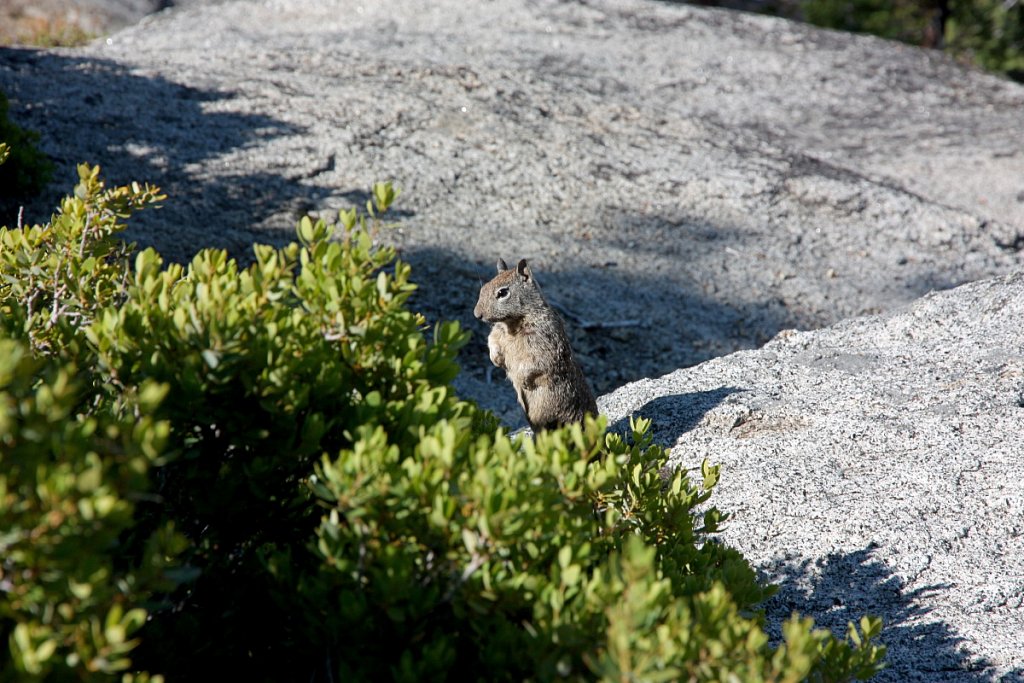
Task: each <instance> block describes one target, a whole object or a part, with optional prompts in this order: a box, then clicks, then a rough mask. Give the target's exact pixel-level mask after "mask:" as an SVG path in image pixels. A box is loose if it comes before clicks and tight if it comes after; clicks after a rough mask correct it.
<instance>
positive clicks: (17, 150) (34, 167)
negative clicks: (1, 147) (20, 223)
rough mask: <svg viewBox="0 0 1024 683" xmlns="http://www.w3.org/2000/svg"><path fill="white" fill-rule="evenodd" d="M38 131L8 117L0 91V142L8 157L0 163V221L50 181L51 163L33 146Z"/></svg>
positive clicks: (10, 218)
mask: <svg viewBox="0 0 1024 683" xmlns="http://www.w3.org/2000/svg"><path fill="white" fill-rule="evenodd" d="M38 142H39V133H36V132H35V131H31V130H25V129H23V128H20V127H18V126H17V125H15V124H14V123H13V122H12V121H11V120H10V119H9V118H8V103H7V97H6V96H5V95H4V94H3V93H2V92H0V143H6V144H7V145H8V149H9V153H10V157H9V159H8V160H7V163H5V164H0V225H2V224H4V223H6V222H14V220H16V219H17V215H18V209H19V207H20V206H22V205H23V204H25V203H26V202H27V201H28V200H29V199H31V198H33V197H34V196H36V195H37V194H39V193H40V192H41V191H42V189H43V188H44V187H45V186H46V183H48V182H49V181H50V177H51V175H52V174H53V164H52V163H51V162H50V160H49V159H48V158H47V157H46V155H44V154H43V153H42V152H40V151H39V150H38V149H36V144H37V143H38Z"/></svg>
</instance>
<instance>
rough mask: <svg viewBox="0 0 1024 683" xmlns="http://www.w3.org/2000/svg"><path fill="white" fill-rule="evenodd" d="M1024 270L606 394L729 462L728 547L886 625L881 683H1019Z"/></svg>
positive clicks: (799, 606) (614, 411)
mask: <svg viewBox="0 0 1024 683" xmlns="http://www.w3.org/2000/svg"><path fill="white" fill-rule="evenodd" d="M1022 323H1024V272H1022V273H1017V274H1015V275H1013V276H1009V277H1005V278H1000V279H995V280H985V281H981V282H977V283H973V284H969V285H964V286H962V287H959V288H957V289H955V290H952V291H949V292H942V293H937V294H931V295H929V296H926V297H924V298H923V299H921V300H919V301H917V302H915V303H914V304H913V305H911V306H909V307H907V308H905V309H901V310H899V311H897V312H894V313H890V314H886V315H881V316H874V317H869V318H858V319H853V320H847V321H844V322H842V323H840V324H838V325H835V326H834V327H830V328H828V329H825V330H817V331H811V332H793V331H787V332H783V333H781V334H780V335H779V336H778V338H776V339H775V340H773V341H771V342H770V343H768V344H767V345H765V346H764V347H763V348H761V349H759V350H756V351H742V352H739V353H735V354H733V355H730V356H727V357H724V358H719V359H715V360H711V361H708V362H706V363H703V364H701V365H699V366H697V367H695V368H689V369H686V370H679V371H677V372H675V373H672V374H670V375H666V376H664V377H661V378H660V379H655V380H650V379H648V380H642V381H639V382H635V383H633V384H630V385H628V386H626V387H623V388H622V389H619V390H618V391H615V392H613V393H612V394H610V395H608V396H605V397H603V398H602V399H601V400H600V402H599V403H600V406H601V409H602V411H603V412H605V413H606V414H607V415H608V416H609V419H610V420H612V421H617V422H618V425H619V426H620V427H621V426H622V423H623V422H625V420H626V417H627V416H629V415H632V414H639V415H642V416H644V417H647V418H650V419H652V420H653V421H654V424H655V426H656V438H657V440H659V441H660V442H661V443H663V444H664V445H667V446H671V447H672V459H673V462H674V463H675V464H677V465H678V466H680V467H684V468H697V467H699V466H700V463H701V461H702V460H703V459H705V458H707V459H709V460H710V461H711V462H713V463H717V464H720V465H721V466H722V473H721V480H720V482H719V484H718V487H717V488H716V489H715V494H714V496H713V498H712V500H713V502H714V504H715V505H716V506H717V507H719V509H721V510H723V511H727V512H730V513H732V515H733V516H732V519H731V520H730V521H729V522H728V523H727V526H726V530H725V532H724V534H723V537H724V540H725V541H726V542H728V543H730V544H731V545H734V546H735V547H737V548H739V549H740V550H741V551H742V552H743V553H744V555H746V556H747V557H748V558H749V559H750V560H751V561H752V562H754V564H755V566H758V567H759V568H760V569H761V570H762V571H764V572H765V574H766V575H768V576H770V577H771V578H772V579H773V580H775V581H777V582H780V583H781V585H782V589H781V590H780V593H779V594H778V595H776V596H775V597H774V598H772V600H771V601H770V602H769V603H768V615H769V623H770V624H773V625H774V626H776V627H777V625H778V624H779V623H780V621H781V620H782V619H784V618H785V617H787V616H788V615H789V614H790V613H791V612H792V611H794V610H797V611H800V612H802V613H806V614H810V615H813V616H814V617H815V618H816V620H817V621H818V623H819V624H822V625H825V626H828V627H830V628H831V629H832V630H833V631H835V632H842V631H843V630H844V629H845V625H846V622H847V621H849V620H855V619H856V618H857V617H858V615H861V614H876V615H879V616H881V617H882V618H883V620H884V622H885V626H886V628H885V630H884V632H883V633H884V640H885V642H886V643H887V644H888V646H889V661H890V666H891V668H890V669H889V670H887V671H886V672H885V673H884V675H883V676H882V677H881V678H880V679H879V680H888V681H913V680H922V681H943V680H948V681H954V680H955V681H990V680H1007V681H1015V680H1024V487H1022V486H1021V482H1022V481H1024V331H1022Z"/></svg>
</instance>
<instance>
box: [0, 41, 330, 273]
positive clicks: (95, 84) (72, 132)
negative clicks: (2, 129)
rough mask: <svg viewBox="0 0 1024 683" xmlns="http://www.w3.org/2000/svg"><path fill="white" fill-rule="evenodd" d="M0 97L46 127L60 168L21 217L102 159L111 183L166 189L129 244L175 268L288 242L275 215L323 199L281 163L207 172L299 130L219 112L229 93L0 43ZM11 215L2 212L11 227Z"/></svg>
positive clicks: (45, 140) (255, 116)
mask: <svg viewBox="0 0 1024 683" xmlns="http://www.w3.org/2000/svg"><path fill="white" fill-rule="evenodd" d="M0 90H3V91H4V92H5V93H6V94H7V96H8V98H9V100H10V102H11V115H12V118H15V120H16V122H17V123H18V124H19V125H21V126H22V127H26V128H31V129H34V130H39V131H41V133H42V138H41V140H40V145H39V146H40V148H41V149H42V151H44V152H45V153H46V154H47V155H48V156H49V157H50V158H51V159H52V160H53V161H54V164H55V166H56V169H55V173H54V178H53V181H52V182H51V184H50V187H49V188H47V190H46V191H44V192H43V194H42V195H41V196H40V197H38V198H36V199H35V200H33V201H31V202H29V203H27V205H26V206H25V209H26V210H25V221H26V222H43V221H45V220H46V219H47V218H48V217H49V215H50V213H51V212H52V211H53V209H54V207H55V206H57V204H58V202H59V200H60V198H61V197H63V196H64V195H65V194H67V193H68V192H69V191H70V189H71V187H72V186H73V185H74V184H75V182H77V177H78V176H77V172H76V170H75V169H76V166H77V164H79V163H82V162H88V163H90V164H99V165H100V166H101V168H102V176H103V178H104V179H105V180H106V181H107V183H108V186H111V185H115V184H123V183H128V182H132V181H140V182H142V181H146V182H151V183H153V184H155V185H158V186H160V188H161V189H162V190H163V191H164V192H165V193H166V194H167V195H168V201H167V202H166V204H165V206H163V207H162V208H161V209H159V210H151V211H144V212H142V213H140V214H138V215H137V216H135V217H133V218H132V220H131V222H130V227H129V229H128V231H127V232H126V234H125V238H126V239H128V240H130V241H138V242H139V243H140V244H142V245H144V246H155V247H157V248H158V249H159V250H160V252H161V253H162V254H163V255H164V256H165V257H167V258H169V259H172V260H177V261H182V260H187V259H189V258H191V257H192V255H193V254H194V253H195V251H196V250H197V249H199V248H201V247H208V246H209V247H218V248H224V249H227V250H228V251H229V252H231V254H232V255H233V256H240V255H243V254H247V253H248V252H249V248H250V245H251V244H252V243H253V242H256V241H260V242H268V243H272V244H274V243H281V242H284V241H287V240H288V239H290V238H291V237H292V233H291V228H292V225H293V223H292V222H291V221H288V222H286V223H285V225H286V226H287V228H288V230H287V231H285V230H282V229H281V227H280V226H281V222H280V220H279V219H278V220H277V221H276V222H271V219H270V217H272V216H275V215H276V216H278V217H280V215H281V214H282V213H283V212H284V213H288V214H289V215H292V216H294V217H295V218H297V217H299V216H300V215H302V214H303V213H305V212H307V211H309V210H311V209H312V208H314V207H315V204H316V202H317V201H318V200H319V199H322V195H323V194H324V191H323V190H320V189H318V188H316V187H315V186H313V185H310V184H307V183H305V181H306V180H308V178H306V177H303V175H302V174H301V173H296V172H294V170H291V171H289V170H288V168H287V167H286V166H284V165H283V162H282V165H281V166H279V167H277V168H267V169H263V170H260V171H257V172H247V171H239V172H238V173H228V174H223V173H216V174H215V173H212V172H210V171H209V170H208V169H211V168H216V167H217V166H221V167H222V168H223V167H225V166H230V165H231V164H232V154H233V152H234V151H235V150H238V149H241V148H245V147H247V146H251V145H265V144H267V142H268V141H269V140H272V139H274V138H278V137H282V136H299V135H302V134H303V133H304V130H303V129H302V128H301V127H298V126H296V125H293V124H291V123H288V122H286V121H283V120H280V119H278V118H275V117H272V116H268V115H264V114H259V113H238V112H233V111H224V107H222V106H221V105H220V103H222V102H224V101H226V100H230V99H231V98H232V97H233V96H234V94H233V93H232V92H231V91H221V90H211V89H204V88H201V87H196V86H192V85H183V84H182V83H176V82H173V81H171V80H168V79H166V78H164V77H162V76H155V75H148V74H147V75H140V74H138V73H135V72H133V71H132V70H131V68H130V67H129V66H126V65H123V64H119V63H116V62H113V61H110V60H105V59H98V58H95V57H85V56H69V55H67V54H61V53H55V52H50V51H41V50H30V49H15V48H0ZM111 101H113V102H116V105H115V106H112V105H111ZM15 219H16V217H12V216H0V222H2V223H5V224H9V225H12V224H14V222H15Z"/></svg>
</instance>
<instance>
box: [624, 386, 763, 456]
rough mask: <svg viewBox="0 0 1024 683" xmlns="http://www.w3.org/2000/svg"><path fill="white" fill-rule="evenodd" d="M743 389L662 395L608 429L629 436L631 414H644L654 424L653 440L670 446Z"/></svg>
mask: <svg viewBox="0 0 1024 683" xmlns="http://www.w3.org/2000/svg"><path fill="white" fill-rule="evenodd" d="M741 391H743V389H737V388H736V387H719V388H718V389H712V390H710V391H692V392H689V393H685V394H672V395H669V396H659V397H658V398H656V399H654V400H653V401H649V402H647V403H645V404H644V405H643V406H642V407H640V408H638V409H637V410H635V411H633V413H632V415H626V416H624V417H622V418H620V419H618V420H616V421H615V423H614V424H612V425H611V426H609V428H608V431H612V432H618V433H620V434H623V435H626V434H628V433H629V419H630V417H645V418H647V419H649V420H651V421H652V423H653V424H652V425H651V435H652V436H653V437H654V442H655V443H656V444H658V445H661V446H664V447H666V448H671V447H672V446H674V445H675V443H676V441H678V440H679V437H680V436H682V435H683V434H685V433H686V432H688V431H690V430H691V429H693V428H694V427H696V426H697V424H698V423H699V422H700V421H701V418H703V417H704V415H706V414H707V413H709V412H710V411H712V410H714V408H715V407H716V406H717V405H718V404H720V403H721V402H722V401H724V400H725V399H726V397H728V396H730V395H731V394H735V393H739V392H741Z"/></svg>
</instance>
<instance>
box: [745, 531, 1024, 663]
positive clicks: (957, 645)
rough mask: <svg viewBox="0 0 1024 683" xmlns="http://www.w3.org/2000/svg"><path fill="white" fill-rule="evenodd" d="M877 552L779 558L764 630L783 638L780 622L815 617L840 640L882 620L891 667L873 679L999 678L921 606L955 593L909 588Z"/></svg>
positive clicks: (938, 588)
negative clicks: (862, 622) (865, 622)
mask: <svg viewBox="0 0 1024 683" xmlns="http://www.w3.org/2000/svg"><path fill="white" fill-rule="evenodd" d="M876 548H877V546H875V545H871V546H869V547H867V548H865V549H864V550H860V551H857V552H852V553H832V554H830V555H828V556H827V557H825V558H823V559H819V560H817V561H811V560H804V561H801V562H796V563H793V562H792V561H790V560H787V559H780V560H779V561H778V564H777V565H776V566H774V567H771V568H770V573H771V574H772V577H771V579H772V580H773V581H774V582H776V583H778V584H779V592H778V593H777V594H776V595H775V596H773V597H772V598H771V599H770V600H768V602H767V603H765V612H766V616H767V624H766V628H767V630H768V633H769V634H770V635H771V636H772V638H773V639H774V640H776V641H777V640H780V639H781V625H782V622H783V621H785V620H786V619H788V618H789V617H790V615H792V613H793V612H799V613H801V614H803V615H807V616H812V617H814V620H815V623H816V625H817V626H819V627H823V628H827V629H829V630H830V631H832V632H833V633H834V634H835V635H836V636H837V637H844V636H845V634H846V629H847V623H848V622H851V621H852V622H854V623H857V622H858V620H859V619H860V617H861V616H863V615H865V614H868V615H873V616H877V617H880V618H881V619H882V622H883V628H882V635H881V641H882V643H884V644H885V645H886V646H887V648H888V653H887V661H888V668H887V669H885V670H884V671H883V672H882V673H881V674H879V675H878V676H877V677H875V678H873V679H872V680H876V681H893V682H895V681H979V682H980V681H992V680H995V678H994V676H993V674H992V672H991V665H990V664H989V663H988V662H986V661H984V660H978V659H977V658H974V657H971V656H970V655H969V654H967V653H965V652H964V651H963V650H962V649H961V643H962V640H963V639H962V638H960V637H959V636H958V635H957V634H956V633H955V632H954V630H953V629H952V628H951V627H950V626H949V625H947V624H946V623H944V622H941V621H936V620H930V619H929V616H928V615H929V612H930V610H929V608H927V607H924V606H923V605H924V604H925V603H926V602H935V595H936V594H941V593H943V592H946V591H950V590H955V587H953V586H949V585H932V586H922V587H920V588H915V589H912V590H908V588H907V586H906V584H905V583H904V582H903V580H902V579H901V578H899V577H898V576H895V575H893V574H892V572H891V571H890V570H889V568H888V567H887V566H886V565H885V563H884V562H882V561H881V560H879V559H876V558H875V557H874V553H875V550H876ZM766 569H767V568H766ZM1013 675H1014V674H1011V676H1013ZM1001 680H1012V681H1019V680H1021V679H1020V677H1019V676H1018V677H1017V678H1009V679H1007V678H1006V677H1004V678H1003V679H1001Z"/></svg>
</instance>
